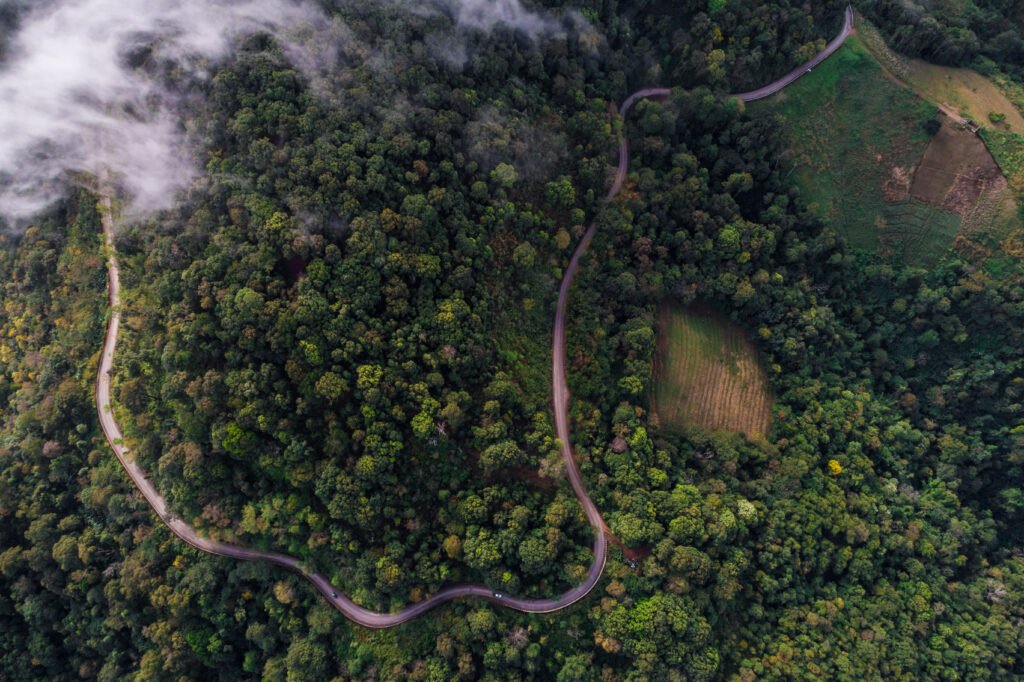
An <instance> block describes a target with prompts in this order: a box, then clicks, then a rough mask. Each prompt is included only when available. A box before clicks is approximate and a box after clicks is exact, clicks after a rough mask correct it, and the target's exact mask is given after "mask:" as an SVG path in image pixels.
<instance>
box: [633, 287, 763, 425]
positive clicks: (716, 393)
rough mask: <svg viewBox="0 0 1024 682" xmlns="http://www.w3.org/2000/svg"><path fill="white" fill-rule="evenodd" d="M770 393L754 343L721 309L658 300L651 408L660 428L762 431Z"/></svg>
mask: <svg viewBox="0 0 1024 682" xmlns="http://www.w3.org/2000/svg"><path fill="white" fill-rule="evenodd" d="M771 408H772V396H771V390H770V388H769V386H768V380H767V378H766V376H765V373H764V370H763V368H762V367H761V363H760V361H759V358H758V354H757V349H756V348H755V347H754V345H753V343H751V341H750V339H749V337H748V335H747V333H746V332H745V331H744V330H743V329H741V328H740V327H739V326H737V325H736V324H734V323H733V322H732V321H731V320H729V319H728V318H726V317H725V316H723V315H720V314H717V313H714V312H711V311H708V310H699V309H694V308H687V309H682V308H678V307H675V306H671V305H664V306H662V308H661V310H660V311H659V315H658V355H657V359H656V361H655V382H654V395H653V409H654V412H655V414H657V415H658V419H660V421H661V424H662V426H663V427H665V428H669V429H676V430H681V431H685V430H687V429H694V428H696V429H700V430H703V431H720V430H727V431H738V432H741V433H744V434H746V435H748V436H751V437H753V436H755V435H758V434H760V435H765V434H767V433H768V432H769V431H770V430H771V425H772V411H771Z"/></svg>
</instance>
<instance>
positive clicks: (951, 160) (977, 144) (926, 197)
mask: <svg viewBox="0 0 1024 682" xmlns="http://www.w3.org/2000/svg"><path fill="white" fill-rule="evenodd" d="M939 120H940V121H941V122H942V128H941V129H940V130H939V132H938V134H937V135H936V136H935V137H934V138H933V139H932V141H931V144H929V145H928V149H927V150H926V151H925V154H924V158H923V159H921V164H920V165H919V166H918V167H917V172H915V173H914V182H913V184H912V185H911V187H910V194H911V196H913V197H915V198H917V199H920V200H921V201H924V202H925V203H928V204H931V205H932V206H938V207H940V208H944V209H946V210H949V211H953V212H954V213H958V214H959V215H960V216H967V215H968V214H969V213H970V212H971V209H972V208H974V206H975V204H977V202H978V199H979V198H980V197H981V196H982V194H984V193H985V192H986V191H987V190H989V189H991V188H992V187H993V186H994V185H995V184H996V183H997V182H999V181H1000V180H1001V179H1002V174H1001V173H1000V172H999V166H997V165H996V161H995V159H993V158H992V155H991V154H990V153H989V151H988V149H987V148H986V147H985V143H984V142H982V141H981V138H979V137H978V136H977V135H975V134H973V133H971V132H969V131H966V130H960V129H958V128H957V127H956V125H955V124H954V123H953V121H952V119H950V118H949V117H948V116H945V115H941V114H940V116H939Z"/></svg>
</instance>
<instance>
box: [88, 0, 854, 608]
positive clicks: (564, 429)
mask: <svg viewBox="0 0 1024 682" xmlns="http://www.w3.org/2000/svg"><path fill="white" fill-rule="evenodd" d="M852 26H853V10H851V9H850V8H847V10H846V16H845V19H844V22H843V30H842V33H840V35H839V36H838V37H836V38H835V40H833V41H832V42H831V43H829V45H828V47H827V48H826V49H825V51H824V52H822V53H821V54H819V55H818V56H816V57H815V58H814V59H812V60H811V61H810V62H808V63H807V64H805V65H804V66H802V67H800V68H799V69H796V70H794V71H792V72H791V73H789V74H787V75H786V76H783V77H782V78H780V79H779V80H777V81H775V82H773V83H771V84H769V85H766V86H764V87H763V88H759V89H757V90H753V91H751V92H747V93H741V94H738V95H735V97H738V98H740V99H742V100H744V101H748V102H749V101H753V100H757V99H762V98H764V97H768V96H769V95H772V94H774V93H776V92H778V91H780V90H782V89H783V88H784V87H786V86H787V85H789V84H790V83H793V82H794V81H796V80H797V79H798V78H800V77H801V76H802V75H804V74H805V73H807V72H808V71H810V69H811V68H813V67H814V66H817V65H818V64H820V63H821V62H822V61H824V60H825V59H827V58H828V57H829V56H830V55H831V54H832V53H834V52H835V51H836V50H837V49H839V46H840V45H842V43H843V41H844V40H845V39H846V37H847V36H848V35H849V34H850V30H851V29H852ZM670 92H671V89H669V88H644V89H642V90H638V91H637V92H634V93H633V94H632V95H630V96H629V97H627V98H626V100H625V101H624V102H623V104H622V110H621V111H620V114H619V115H620V116H621V117H622V118H623V119H625V117H626V116H627V114H628V113H629V110H630V109H631V108H632V107H633V105H634V104H635V103H636V102H637V101H639V100H640V99H645V98H646V99H664V98H665V97H667V96H668V95H669V93H670ZM628 171H629V142H628V140H627V139H626V137H625V135H624V134H622V135H621V136H620V138H619V165H618V168H617V170H616V173H615V179H614V181H613V182H612V186H611V188H610V189H609V190H608V195H607V200H610V199H612V198H613V197H615V196H616V195H617V194H618V193H619V191H620V190H621V189H622V185H623V183H624V182H625V180H626V175H627V173H628ZM100 205H101V209H102V217H103V232H104V235H105V238H106V244H107V248H108V261H107V280H108V282H107V285H108V292H109V303H110V308H111V314H110V321H109V323H108V325H107V332H106V336H105V337H104V340H103V355H102V357H101V360H100V368H99V373H98V374H97V377H96V409H97V412H98V413H99V420H100V427H101V428H102V429H103V435H104V436H105V437H106V439H107V443H108V444H109V445H110V449H111V450H113V452H114V455H116V456H117V459H118V461H120V462H121V465H122V466H123V467H124V469H125V471H126V472H127V473H128V476H129V477H130V478H131V479H132V482H133V483H134V484H135V487H136V488H138V489H139V491H140V492H141V493H142V495H143V496H144V497H145V498H146V501H147V502H148V503H149V505H150V506H151V507H152V508H153V510H154V511H155V512H156V513H157V515H158V516H159V517H160V518H161V519H162V520H163V522H164V523H165V524H166V525H167V527H168V528H169V529H170V530H171V532H172V533H174V534H175V535H176V536H178V537H179V538H180V539H181V540H183V541H184V542H186V543H188V544H190V545H192V546H193V547H195V548H196V549H199V550H202V551H204V552H209V553H210V554H218V555H220V556H226V557H230V558H232V559H239V560H245V561H248V560H260V561H267V562H270V563H272V564H276V565H278V566H281V567H283V568H286V569H288V570H291V571H294V572H296V573H298V574H299V575H301V576H302V577H304V578H306V580H308V581H309V582H310V583H312V584H313V586H314V587H316V589H318V590H319V591H320V593H321V594H322V595H323V597H324V599H326V600H327V601H328V603H330V604H331V605H332V606H334V608H336V609H338V610H339V611H340V612H341V613H342V614H344V615H345V617H346V618H348V619H349V620H351V621H353V622H355V623H358V624H359V625H362V626H364V627H368V628H388V627H392V626H395V625H398V624H400V623H404V622H406V621H408V620H412V619H413V618H416V617H417V616H419V615H421V614H423V613H425V612H426V611H429V610H430V609H432V608H434V607H435V606H440V605H441V604H444V603H446V602H449V601H452V600H453V599H461V598H465V597H477V598H480V599H486V600H489V601H491V602H493V603H495V604H499V605H501V606H505V607H507V608H511V609H516V610H517V611H523V612H526V613H551V612H552V611H560V610H561V609H564V608H567V607H569V606H571V605H572V604H575V603H576V602H578V601H579V600H581V599H583V598H584V597H586V596H587V595H588V594H590V591H591V590H593V589H594V587H595V586H596V585H597V582H598V581H599V580H600V579H601V574H602V573H603V572H604V566H605V562H606V561H607V558H608V535H609V534H610V533H609V532H608V527H607V525H606V524H605V522H604V519H603V518H602V516H601V512H600V510H599V509H598V508H597V505H596V504H594V501H593V500H592V499H590V495H588V494H587V489H586V485H585V484H584V482H583V476H582V474H581V473H580V468H579V465H578V464H577V462H576V457H575V455H574V454H573V450H572V438H571V434H570V431H569V388H568V386H567V384H566V374H565V323H566V311H567V308H568V304H569V290H570V289H571V288H572V283H573V280H574V279H575V277H576V273H577V271H578V270H579V266H580V260H581V259H582V258H583V255H584V254H585V253H586V251H587V248H588V247H589V246H590V242H591V240H592V239H593V238H594V233H595V231H596V230H597V223H596V222H594V223H591V225H590V226H589V227H588V228H587V231H586V232H585V233H584V235H583V238H582V239H581V240H580V243H579V245H578V246H577V247H576V251H575V252H574V253H573V255H572V259H571V260H570V261H569V266H568V267H567V268H566V270H565V275H564V277H563V278H562V284H561V286H560V288H559V290H558V305H557V308H556V311H555V329H554V339H553V342H552V358H553V361H552V366H551V374H552V386H553V402H554V412H555V433H556V435H557V436H558V440H559V441H560V443H561V452H562V458H563V459H564V460H565V465H566V472H567V474H568V477H569V483H570V484H571V485H572V489H573V491H574V492H575V493H576V497H577V498H578V499H579V501H580V504H581V505H582V506H583V510H584V511H585V512H586V515H587V520H588V521H589V522H590V525H591V526H593V528H594V561H593V563H592V564H591V565H590V570H589V571H588V572H587V577H586V580H584V581H583V582H582V583H580V584H579V585H577V586H576V587H574V588H572V589H571V590H569V591H568V592H565V593H563V594H561V595H559V596H557V597H553V598H551V599H521V598H518V597H513V596H508V595H503V594H501V593H500V592H498V591H495V590H493V589H492V588H490V587H487V586H486V585H479V584H471V585H452V586H451V587H447V588H445V589H443V590H441V591H440V592H437V593H436V594H434V595H433V596H432V597H430V598H428V599H426V600H424V601H421V602H419V603H416V604H410V605H409V606H407V607H405V608H404V609H402V610H401V611H397V612H395V613H378V612H376V611H371V610H369V609H365V608H363V607H362V606H359V605H358V604H356V603H355V602H353V601H352V600H351V599H349V598H348V597H346V596H344V595H343V594H342V593H341V592H340V591H339V590H338V588H336V587H334V586H333V585H331V583H330V581H329V580H328V579H327V578H326V577H325V576H324V575H323V574H321V573H316V572H313V571H311V570H310V569H309V568H308V567H306V566H305V565H303V564H302V562H300V561H299V560H298V559H296V558H295V557H293V556H289V555H287V554H281V553H278V552H263V551H260V550H256V549H252V548H249V547H243V546H241V545H233V544H229V543H225V542H218V541H216V540H210V539H208V538H204V537H202V536H201V535H199V533H197V532H196V529H195V528H193V527H192V526H190V525H188V524H187V523H185V521H183V520H182V519H180V518H178V517H177V516H175V515H174V514H172V513H170V512H168V511H167V503H166V501H165V500H164V498H163V496H162V495H160V493H159V492H158V491H157V490H156V488H155V487H154V486H153V483H152V481H150V480H149V479H148V478H147V476H146V472H145V471H143V470H142V468H140V467H139V466H138V464H136V463H135V461H134V459H133V458H132V457H131V456H130V453H129V452H128V449H127V448H125V447H124V445H123V444H122V441H123V440H124V435H123V434H122V432H121V427H120V426H118V424H117V421H116V420H115V419H114V416H113V414H112V412H111V409H110V378H111V370H112V368H113V365H114V350H115V348H116V346H117V334H118V330H119V329H120V325H121V312H120V305H121V279H120V271H119V270H118V264H117V253H116V252H115V250H114V220H113V212H112V207H111V200H110V196H109V194H107V195H102V196H101V197H100Z"/></svg>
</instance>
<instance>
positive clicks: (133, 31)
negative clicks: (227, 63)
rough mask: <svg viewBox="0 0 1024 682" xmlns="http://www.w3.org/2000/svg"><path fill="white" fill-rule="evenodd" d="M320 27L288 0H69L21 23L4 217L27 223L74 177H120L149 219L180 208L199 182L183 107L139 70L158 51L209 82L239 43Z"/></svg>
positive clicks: (13, 69)
mask: <svg viewBox="0 0 1024 682" xmlns="http://www.w3.org/2000/svg"><path fill="white" fill-rule="evenodd" d="M311 20H317V21H319V20H320V16H319V15H318V12H317V11H316V10H313V9H311V7H310V6H309V5H307V4H296V3H292V2H288V1H287V0H277V1H275V0H236V1H231V0H65V1H63V2H57V3H50V4H49V5H37V6H35V7H34V8H32V9H29V10H27V12H26V13H25V14H24V15H23V16H22V18H21V25H20V28H19V29H18V31H17V33H16V34H15V35H14V36H13V38H12V39H11V41H10V43H9V47H8V55H7V59H6V62H5V63H4V65H3V69H2V71H0V103H2V105H0V178H2V179H3V183H2V185H3V187H2V189H0V214H2V215H3V216H4V217H6V218H7V219H8V220H9V221H11V222H18V221H20V220H22V219H24V218H27V217H29V216H31V215H33V214H34V213H36V212H38V211H39V210H41V209H43V208H45V207H46V206H47V205H49V204H50V203H52V201H54V200H55V199H56V198H58V197H59V195H60V193H61V191H62V189H63V186H64V182H65V178H66V175H67V173H68V172H75V171H83V172H87V173H98V172H100V171H101V170H102V169H104V168H109V169H111V170H113V171H114V172H116V174H117V176H118V178H119V180H120V182H121V184H122V185H123V186H124V187H125V189H126V190H127V191H128V192H129V194H130V195H131V197H132V202H133V205H134V206H135V207H136V208H139V209H141V210H152V209H160V208H165V207H168V206H170V205H171V204H172V203H173V200H174V196H175V193H176V191H177V190H179V189H181V188H182V187H184V186H185V185H186V184H187V183H188V182H189V181H190V180H191V179H192V178H193V177H194V176H195V173H196V170H195V168H196V164H195V163H194V162H193V160H192V159H191V158H190V157H189V155H188V153H186V152H185V145H184V144H183V139H182V132H181V129H180V123H179V121H178V120H177V118H176V116H175V115H174V114H173V113H172V104H173V102H171V101H169V96H168V95H167V94H166V93H165V92H163V90H162V89H161V88H160V87H159V85H158V84H156V83H155V82H153V81H152V80H151V79H149V78H148V77H146V76H145V75H144V74H142V73H141V72H140V71H138V70H134V69H132V68H130V66H129V65H128V64H127V59H126V58H127V57H128V55H129V54H130V52H131V51H132V50H138V49H139V48H144V47H146V46H152V47H153V48H154V51H153V54H154V56H155V57H156V58H158V59H164V58H169V59H174V60H175V61H176V62H178V63H179V64H182V65H183V66H185V67H186V68H187V69H191V70H194V71H196V72H197V73H200V72H201V69H202V64H203V62H204V61H205V60H210V59H216V58H219V57H222V56H224V55H225V54H226V53H227V51H228V50H229V49H230V47H231V45H232V43H233V40H234V39H235V38H237V37H238V36H239V35H242V34H246V33H252V32H255V31H269V32H271V33H274V34H280V33H281V31H282V30H284V29H286V28H289V27H293V26H296V25H298V24H301V23H304V22H308V21H311Z"/></svg>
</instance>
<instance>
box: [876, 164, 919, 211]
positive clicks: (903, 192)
mask: <svg viewBox="0 0 1024 682" xmlns="http://www.w3.org/2000/svg"><path fill="white" fill-rule="evenodd" d="M878 156H879V158H881V155H880V154H879V155H878ZM913 181H914V175H913V173H911V171H910V170H909V169H907V168H904V167H903V166H893V167H892V171H891V172H890V173H889V177H888V178H886V179H885V182H884V183H883V184H882V194H883V195H884V196H885V200H886V201H889V202H894V201H903V200H904V199H906V198H907V195H909V194H910V187H911V184H912V183H913Z"/></svg>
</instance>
